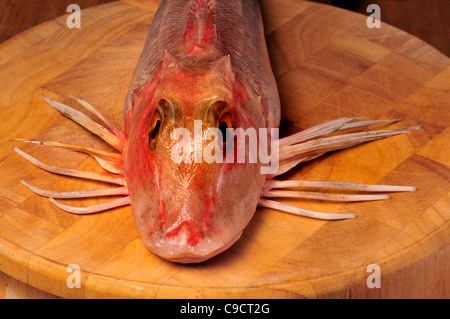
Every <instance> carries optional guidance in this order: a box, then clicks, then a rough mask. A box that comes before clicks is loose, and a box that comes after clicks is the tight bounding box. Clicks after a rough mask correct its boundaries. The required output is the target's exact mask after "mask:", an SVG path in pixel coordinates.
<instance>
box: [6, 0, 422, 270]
mask: <svg viewBox="0 0 450 319" xmlns="http://www.w3.org/2000/svg"><path fill="white" fill-rule="evenodd" d="M44 99H45V100H46V101H47V102H48V104H50V105H51V106H52V107H54V108H55V109H56V110H58V111H60V112H62V113H63V114H64V115H66V116H67V117H69V118H71V119H72V120H74V121H75V122H77V123H79V124H80V125H82V126H84V127H85V128H86V129H88V130H90V131H91V132H93V133H95V134H97V135H98V136H100V137H101V138H103V139H104V140H105V141H106V142H107V143H109V144H110V145H112V146H113V147H114V148H115V149H116V150H117V151H118V152H105V151H100V150H95V149H91V148H87V147H83V146H77V145H69V144H64V143H58V142H50V141H38V140H20V141H25V142H31V143H39V144H42V145H48V146H56V147H62V148H67V149H70V150H75V151H80V152H85V153H88V154H90V155H92V156H93V157H94V158H95V159H96V160H97V161H98V163H99V164H100V165H101V166H102V167H103V168H104V169H106V170H107V171H108V172H103V173H98V172H97V173H94V172H86V171H81V170H77V169H67V168H59V167H54V166H49V165H47V164H44V163H42V162H40V161H39V160H37V159H35V158H34V157H32V156H30V155H28V154H27V153H25V152H23V151H21V150H20V149H18V148H17V147H15V148H14V149H15V150H16V151H17V152H18V153H19V154H20V155H22V156H23V157H24V158H25V159H27V160H29V161H30V162H32V163H33V164H35V165H36V166H38V167H40V168H42V169H45V170H47V171H50V172H53V173H57V174H63V175H70V176H75V177H80V178H87V179H93V180H100V181H104V182H108V183H112V184H118V185H120V187H117V188H107V189H96V190H81V191H73V192H55V191H49V190H43V189H39V188H36V187H34V186H32V185H30V184H28V183H27V182H25V181H22V183H23V184H24V185H26V186H27V187H28V188H30V189H31V190H32V191H34V192H35V193H37V194H40V195H42V196H47V197H49V198H50V200H51V201H52V202H53V203H54V204H56V205H57V206H59V207H60V208H61V209H63V210H66V211H68V212H71V213H75V214H90V213H96V212H100V211H104V210H108V209H111V208H114V207H118V206H123V205H129V204H130V205H131V209H132V211H133V214H134V218H135V222H136V225H137V229H138V231H139V233H140V235H141V237H142V240H143V243H144V245H145V246H146V247H147V248H148V249H149V250H150V251H152V252H154V253H155V254H157V255H159V256H161V257H162V258H165V259H167V260H170V261H175V262H180V263H195V262H201V261H204V260H207V259H209V258H211V257H213V256H215V255H217V254H219V253H220V252H222V251H224V250H226V249H227V248H228V247H230V246H231V245H232V244H233V243H235V242H236V241H237V240H238V239H239V238H240V236H241V234H242V231H243V230H244V229H245V227H246V226H247V224H248V223H249V221H250V219H251V218H252V216H253V214H254V213H255V210H256V207H257V206H258V205H260V206H265V207H270V208H274V209H278V210H283V211H286V212H290V213H294V214H298V215H303V216H309V217H313V218H322V219H345V218H353V217H355V216H354V215H353V214H327V213H321V212H313V211H309V210H304V209H301V208H298V207H294V206H291V205H287V204H284V203H281V202H278V201H274V200H271V199H270V198H274V197H275V198H283V197H296V198H316V199H322V200H342V201H358V200H380V199H386V198H388V196H387V195H329V194H321V193H317V192H301V191H298V190H297V191H296V190H293V189H296V188H299V187H305V186H306V187H308V188H311V187H326V188H330V187H331V188H347V189H353V190H361V191H364V192H368V191H374V192H383V191H384V192H390V191H413V190H414V187H403V186H386V185H360V184H351V183H336V182H310V181H309V182H308V181H292V180H289V181H282V180H276V179H274V178H275V177H276V176H278V175H281V174H283V173H284V172H286V171H288V170H290V169H291V168H293V167H295V166H296V165H297V164H299V163H300V162H303V161H307V160H311V159H313V158H316V157H318V156H320V155H322V154H324V153H326V152H329V151H334V150H338V149H342V148H347V147H351V146H354V145H357V144H360V143H363V142H368V141H373V140H377V139H380V138H385V137H389V136H393V135H397V134H402V133H406V132H409V131H411V130H413V129H415V128H405V129H392V130H379V131H371V132H361V133H352V134H344V135H342V134H341V135H335V136H329V134H331V133H333V132H338V131H342V130H345V129H352V128H357V127H362V126H367V125H373V124H381V123H387V122H394V121H395V120H393V121H361V120H362V118H341V119H337V120H334V121H329V122H326V123H323V124H320V125H317V126H315V127H313V128H310V129H307V130H305V131H302V132H299V133H297V134H294V135H291V136H288V137H284V138H281V139H278V136H277V130H276V129H277V128H278V126H279V123H280V100H279V96H278V92H277V86H276V82H275V78H274V75H273V73H272V70H271V66H270V61H269V56H268V53H267V48H266V43H265V39H264V32H263V24H262V19H261V14H260V9H259V5H258V1H257V0H163V1H162V3H161V5H160V7H159V9H158V11H157V13H156V15H155V17H154V19H153V22H152V25H151V28H150V31H149V33H148V36H147V39H146V42H145V45H144V48H143V51H142V54H141V56H140V58H139V62H138V65H137V68H136V70H135V73H134V76H133V78H132V81H131V84H130V86H129V89H128V92H127V96H126V101H125V109H124V119H125V130H124V132H122V131H121V130H119V129H118V128H116V127H115V126H114V125H113V124H112V123H111V122H110V121H109V120H108V119H107V118H106V117H105V116H104V115H102V114H101V113H100V112H98V111H97V110H96V109H95V108H94V107H92V106H91V105H90V104H88V103H87V102H86V101H83V100H80V99H77V98H74V99H75V100H76V101H77V102H78V103H79V104H81V105H82V106H83V107H85V108H86V109H87V110H89V111H90V112H92V113H93V114H94V115H95V116H96V117H97V118H98V121H94V120H93V119H91V118H90V117H88V116H86V115H85V114H84V113H82V112H79V111H77V110H75V109H73V108H71V107H69V106H67V105H64V104H62V103H59V102H56V101H54V100H52V99H50V98H46V97H44ZM213 128H214V129H216V131H215V132H218V134H217V135H215V138H210V139H208V138H205V136H207V133H208V132H210V129H213ZM234 128H241V129H242V130H241V131H239V130H232V129H234ZM176 129H183V131H181V132H182V133H183V132H184V133H190V135H191V136H194V137H193V138H192V139H187V137H186V136H185V135H183V134H181V135H180V134H178V135H176V134H175V135H174V132H176ZM213 132H214V131H213ZM219 132H220V133H219ZM248 132H250V133H252V132H254V133H255V132H256V135H255V136H256V141H257V143H258V145H259V144H261V143H260V142H261V141H263V140H264V141H265V144H261V145H266V146H267V154H269V152H271V153H272V155H273V156H272V157H271V158H270V160H271V164H270V165H272V164H275V165H273V166H271V167H272V168H273V167H275V170H272V171H270V170H268V173H267V172H266V173H263V169H264V168H268V166H267V165H268V163H267V161H265V162H264V161H263V160H262V159H261V158H257V159H256V160H255V159H253V160H251V159H250V154H249V152H250V150H249V149H250V147H251V143H255V139H252V138H251V137H250V135H251V134H249V133H248ZM247 133H248V134H247ZM185 137H186V140H184V138H185ZM246 138H248V139H249V143H248V145H246V144H245V143H244V147H243V148H239V147H238V146H239V141H241V142H242V141H244V142H245V140H246ZM182 140H184V142H183V143H181V141H182ZM180 146H183V147H184V146H187V151H186V152H183V156H184V157H182V158H183V160H182V161H180V160H179V159H178V160H176V159H174V154H175V155H176V154H178V155H179V154H181V152H179V151H180V150H185V149H184V148H180ZM190 146H192V147H191V148H189V147H190ZM207 149H208V150H210V154H213V156H214V159H215V160H214V161H206V160H204V157H196V156H197V155H198V154H197V155H196V152H198V151H200V154H201V153H202V151H206V150H207ZM174 150H177V152H174ZM189 150H191V151H190V152H189ZM211 150H214V151H211ZM239 150H243V152H244V156H243V157H241V161H238V160H237V153H238V151H239ZM218 159H219V160H218ZM220 159H223V161H221V160H220ZM266 159H267V158H266ZM108 195H111V196H112V195H123V196H122V197H120V198H119V199H115V200H112V201H110V202H106V203H102V204H98V205H94V206H89V207H73V206H68V205H65V204H62V203H60V202H58V201H56V200H55V198H84V197H95V196H108Z"/></svg>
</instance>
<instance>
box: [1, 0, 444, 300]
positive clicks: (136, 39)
mask: <svg viewBox="0 0 450 319" xmlns="http://www.w3.org/2000/svg"><path fill="white" fill-rule="evenodd" d="M261 4H262V11H263V17H264V21H265V31H266V35H267V43H268V47H269V53H270V56H271V61H272V64H273V69H274V73H275V75H276V77H277V83H278V85H279V91H280V96H281V100H282V112H283V113H282V115H283V121H282V134H288V133H293V132H295V131H298V130H302V129H305V128H307V127H310V126H312V125H314V124H318V123H321V122H324V121H326V120H331V119H334V118H338V117H343V116H367V117H369V118H371V119H388V118H402V119H404V121H402V122H400V123H396V124H394V125H392V127H400V126H415V125H422V126H423V128H422V129H421V130H418V131H414V132H412V133H410V134H407V135H402V136H397V137H393V138H390V139H386V140H382V141H378V142H374V143H370V144H365V145H362V146H359V147H356V148H353V149H349V150H345V151H340V152H336V153H334V154H331V155H328V156H325V157H323V158H320V159H317V160H315V161H313V162H311V163H307V164H303V165H301V166H300V167H298V169H296V170H295V171H294V172H293V173H290V174H287V175H286V176H283V178H285V179H288V178H289V179H293V178H301V179H307V180H332V181H351V182H359V183H369V184H394V185H414V186H416V187H417V188H418V190H417V192H414V193H398V194H393V195H392V198H391V199H390V200H387V201H380V202H371V203H353V204H350V203H349V204H333V203H319V202H314V201H300V200H298V201H286V202H288V203H292V204H294V205H298V206H301V207H303V208H307V209H314V210H319V211H325V212H353V213H356V214H357V215H358V217H357V218H356V219H352V220H345V221H333V222H326V221H320V220H313V219H309V218H302V217H296V216H292V215H288V214H284V213H281V212H277V211H274V210H270V209H262V208H258V210H257V212H256V213H255V216H254V218H253V219H252V221H251V223H250V224H249V226H248V227H247V229H246V230H245V232H244V234H243V236H242V238H241V239H240V240H239V241H238V242H237V243H236V244H235V245H233V246H232V247H231V248H230V249H229V250H227V251H225V252H224V253H222V254H220V255H219V256H217V257H215V258H213V259H211V260H209V261H207V262H204V263H201V264H196V265H179V264H174V263H170V262H167V261H165V260H162V259H160V258H158V257H157V256H155V255H153V254H152V253H150V252H149V251H147V250H146V249H145V248H144V246H143V244H142V242H141V239H140V238H139V236H138V234H137V231H136V228H135V225H134V221H133V217H132V213H131V210H130V208H129V207H125V208H121V209H114V210H112V211H110V212H107V213H104V214H97V215H91V216H74V215H70V214H67V213H64V212H63V211H61V210H59V209H58V208H56V207H55V206H53V205H52V204H51V203H49V201H48V200H47V199H45V198H41V197H39V196H37V195H34V194H33V193H31V192H30V191H29V190H28V189H26V188H25V187H24V186H23V185H22V184H21V183H20V180H21V179H24V180H27V181H28V182H30V183H31V184H34V185H36V186H38V187H42V188H47V189H53V190H75V189H82V188H94V187H100V186H104V185H101V183H94V182H85V181H81V180H77V179H73V178H68V177H61V176H54V175H52V174H49V173H46V172H43V171H42V170H39V169H38V168H36V167H34V166H32V165H31V164H29V163H28V162H26V161H25V160H23V159H22V158H20V157H19V156H18V155H17V154H15V153H14V152H13V151H12V148H13V146H15V145H17V146H19V147H21V148H22V149H23V150H25V151H27V152H29V153H31V154H32V155H33V156H35V157H37V158H39V159H40V160H42V161H43V162H46V163H49V164H52V165H57V166H64V167H77V168H83V169H94V170H99V168H98V167H97V166H96V164H95V163H94V162H93V160H92V159H90V158H88V157H86V156H84V155H81V154H75V153H71V152H68V151H64V150H55V149H50V148H46V147H42V146H36V145H24V144H20V143H18V142H8V141H6V139H8V138H33V139H45V140H56V141H63V142H72V143H74V142H75V143H82V144H83V145H88V146H91V147H98V148H102V149H108V146H107V145H105V143H104V142H102V141H100V140H99V139H98V138H96V137H94V136H92V135H90V134H89V133H86V132H85V131H84V130H83V129H82V128H80V127H78V126H77V125H76V124H74V123H72V122H71V121H70V120H68V119H65V118H63V117H62V116H61V115H60V114H59V113H58V112H56V111H55V110H53V109H52V108H50V107H49V106H48V105H46V103H45V102H44V101H43V100H42V99H41V97H40V95H41V94H43V95H46V96H49V97H52V98H54V99H57V100H59V101H61V102H64V103H68V104H70V105H74V104H73V103H72V102H71V101H70V99H69V98H68V96H69V94H72V95H74V96H77V97H80V98H82V99H85V100H87V101H89V102H90V103H91V104H93V105H95V106H96V107H98V108H99V109H100V110H101V111H102V112H103V113H104V114H107V115H108V116H109V117H111V118H112V120H113V121H114V122H115V123H116V124H117V125H119V126H123V125H122V122H123V120H122V108H123V101H124V98H125V93H126V90H127V86H128V84H129V81H130V79H131V76H132V73H133V71H134V67H135V65H136V63H137V59H138V57H139V54H140V51H141V49H142V46H143V43H144V39H145V36H146V33H147V31H148V28H149V26H150V23H151V19H152V17H153V14H154V12H155V10H156V8H157V5H158V1H153V2H152V1H150V2H146V3H144V2H143V1H134V2H128V3H127V2H121V1H119V2H113V3H110V4H105V5H101V6H98V7H93V8H89V9H86V10H82V12H81V28H80V29H69V28H67V27H66V18H67V16H63V17H60V18H58V19H55V20H52V21H48V22H47V23H44V24H41V25H39V26H37V27H35V28H32V29H30V30H28V31H27V32H24V33H22V34H20V35H19V36H17V37H15V38H13V39H11V40H9V41H7V42H5V43H3V44H2V45H1V46H0V78H1V83H2V88H1V90H0V106H1V109H0V136H1V143H0V151H1V158H0V169H1V172H2V176H1V178H0V194H1V196H0V205H1V208H0V271H1V272H3V273H5V274H7V275H8V276H11V277H13V278H16V279H18V280H20V281H22V282H24V283H27V284H28V285H31V286H33V287H36V288H39V289H41V290H44V291H47V292H50V293H52V294H55V295H58V296H61V297H69V298H77V297H85V298H101V297H145V298H184V297H186V298H210V297H211V298H232V297H241V298H260V297H265V298H291V297H293V298H297V297H311V298H315V297H319V298H324V297H338V298H341V297H342V298H344V297H345V298H348V297H349V298H361V297H369V298H373V297H396V298H398V297H419V298H420V297H442V298H448V297H450V292H449V290H448V287H449V286H450V271H449V265H450V261H449V256H450V249H449V246H450V245H449V242H450V236H449V235H450V228H449V222H448V221H449V216H450V205H449V182H448V180H449V165H450V153H449V148H450V145H449V138H450V129H449V128H448V127H447V126H448V124H449V123H450V114H449V110H450V89H449V83H450V60H449V59H448V58H447V57H446V56H444V55H443V54H441V53H440V52H438V51H437V50H436V49H434V48H432V47H430V46H429V45H427V44H426V43H424V42H422V41H420V40H418V39H416V38H414V37H413V36H411V35H408V34H406V33H405V32H402V31H400V30H398V29H396V28H393V27H391V26H389V25H386V24H384V23H382V24H381V28H379V29H370V28H368V27H367V25H366V17H365V16H362V15H359V14H355V13H351V12H348V11H344V10H340V9H337V8H334V7H330V6H325V5H320V4H315V3H311V2H303V1H293V0H284V1H277V2H276V4H274V2H273V1H269V0H266V1H262V2H261ZM94 202H95V201H94V200H86V201H78V202H76V203H75V204H76V205H86V204H92V203H94ZM71 264H75V265H78V266H79V267H80V269H81V287H80V288H72V289H70V288H68V286H67V279H68V276H69V275H71V273H70V272H68V271H67V267H68V265H71ZM372 264H376V265H378V266H379V270H380V274H381V288H372V289H371V288H369V287H368V286H367V283H366V282H367V278H368V277H369V276H370V275H371V274H372V272H368V266H369V265H372Z"/></svg>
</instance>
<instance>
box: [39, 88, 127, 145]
mask: <svg viewBox="0 0 450 319" xmlns="http://www.w3.org/2000/svg"><path fill="white" fill-rule="evenodd" d="M42 98H43V99H44V100H45V101H46V102H47V103H48V104H49V105H50V106H51V107H53V108H54V109H56V110H58V111H59V112H61V113H62V114H63V115H65V116H67V117H69V118H70V119H71V120H73V121H74V122H76V123H78V124H79V125H81V126H83V127H84V128H85V129H87V130H89V131H90V132H92V133H94V134H96V135H98V136H100V137H101V138H102V139H103V140H104V141H105V142H107V143H108V144H109V145H111V146H112V147H114V148H115V149H116V150H118V151H120V152H122V151H123V149H124V147H125V144H126V138H125V134H123V132H121V131H120V130H119V129H117V128H116V127H115V126H114V125H112V123H111V122H110V121H109V120H107V119H106V117H105V116H103V115H102V114H101V113H100V112H99V111H97V110H96V109H95V108H94V107H93V106H91V105H90V104H88V103H87V102H85V101H83V100H79V99H76V98H75V99H76V101H77V102H78V103H80V104H81V105H82V106H84V107H85V108H86V109H88V110H89V111H91V112H93V113H94V114H95V115H96V116H97V117H99V118H100V119H101V120H102V121H103V122H105V121H106V125H107V127H105V126H103V125H101V124H99V123H97V122H96V121H94V120H92V119H91V118H90V117H89V116H87V115H86V114H84V113H82V112H80V111H77V110H75V109H73V108H71V107H70V106H67V105H65V104H63V103H60V102H57V101H55V100H53V99H51V98H48V97H45V96H42Z"/></svg>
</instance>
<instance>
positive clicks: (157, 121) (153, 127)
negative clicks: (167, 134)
mask: <svg viewBox="0 0 450 319" xmlns="http://www.w3.org/2000/svg"><path fill="white" fill-rule="evenodd" d="M160 128H161V113H159V111H158V110H156V111H155V113H154V114H153V117H152V120H151V121H150V126H149V130H148V143H149V147H150V149H154V148H155V146H156V138H157V137H158V133H159V130H160Z"/></svg>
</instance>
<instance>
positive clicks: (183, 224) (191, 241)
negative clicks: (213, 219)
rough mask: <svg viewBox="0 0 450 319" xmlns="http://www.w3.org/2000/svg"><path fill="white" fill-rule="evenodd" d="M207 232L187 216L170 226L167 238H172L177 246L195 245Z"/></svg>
mask: <svg viewBox="0 0 450 319" xmlns="http://www.w3.org/2000/svg"><path fill="white" fill-rule="evenodd" d="M205 232H206V230H205V229H204V228H203V227H201V226H200V225H198V224H197V223H196V222H195V221H194V220H192V219H191V218H189V217H187V218H184V219H181V220H178V221H177V222H176V223H174V224H173V225H172V226H170V227H169V228H168V229H167V231H166V238H167V239H169V240H171V241H172V242H173V244H174V245H175V246H183V245H190V246H195V245H197V244H198V242H199V241H200V240H201V239H202V238H203V237H205Z"/></svg>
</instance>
